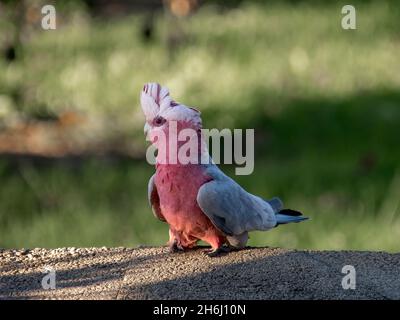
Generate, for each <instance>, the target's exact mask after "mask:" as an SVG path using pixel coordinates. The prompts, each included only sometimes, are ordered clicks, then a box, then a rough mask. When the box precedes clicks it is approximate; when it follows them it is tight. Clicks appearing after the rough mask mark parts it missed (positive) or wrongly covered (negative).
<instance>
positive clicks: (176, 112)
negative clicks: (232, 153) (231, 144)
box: [140, 83, 201, 144]
mask: <svg viewBox="0 0 400 320" xmlns="http://www.w3.org/2000/svg"><path fill="white" fill-rule="evenodd" d="M140 103H141V106H142V110H143V113H144V115H145V118H146V123H145V125H144V132H145V135H146V138H147V140H149V141H151V142H152V143H153V144H157V141H156V140H157V139H156V138H155V137H157V136H158V135H159V134H160V133H164V134H165V135H166V136H168V135H169V133H170V132H169V131H170V128H176V130H177V133H178V134H179V132H180V131H181V130H182V129H193V130H194V131H199V130H200V129H201V117H200V112H199V111H198V110H196V109H195V108H191V107H187V106H185V105H183V104H180V103H177V102H175V101H174V100H172V98H171V96H170V95H169V90H168V88H166V87H163V86H161V85H160V84H158V83H147V84H145V85H144V87H143V89H142V92H141V96H140ZM161 131H162V132H161Z"/></svg>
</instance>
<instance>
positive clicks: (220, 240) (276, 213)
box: [140, 82, 308, 257]
mask: <svg viewBox="0 0 400 320" xmlns="http://www.w3.org/2000/svg"><path fill="white" fill-rule="evenodd" d="M140 104H141V107H142V111H143V113H144V116H145V125H144V133H145V135H146V139H147V140H148V141H150V142H151V144H152V145H154V146H155V148H156V149H157V156H156V161H155V169H156V171H155V173H154V174H153V175H152V176H151V178H150V180H149V183H148V201H149V204H150V207H151V209H152V211H153V214H154V216H155V217H156V218H158V219H159V220H161V221H163V222H166V223H167V224H168V225H169V241H168V247H169V250H170V252H172V253H175V252H182V251H186V250H189V249H192V248H195V247H197V244H198V242H199V241H200V240H202V241H203V242H205V243H208V244H209V245H210V247H211V248H207V249H205V250H204V253H205V254H207V255H208V256H210V257H217V256H220V255H223V254H226V253H228V252H230V251H234V250H240V249H243V248H245V247H246V245H247V241H248V239H249V232H251V231H256V230H260V231H267V230H270V229H272V228H275V227H277V226H279V225H282V224H287V223H291V222H300V221H304V220H307V219H308V217H305V216H303V214H302V213H301V212H299V211H296V210H292V209H284V208H283V203H282V201H281V200H280V199H279V198H278V197H274V198H271V199H269V200H266V199H264V198H262V197H259V196H256V195H253V194H251V193H249V192H247V191H246V190H245V189H244V188H242V187H241V186H240V185H239V184H238V183H236V182H235V181H234V180H233V179H232V178H230V177H228V176H227V175H225V174H224V173H223V172H222V171H221V170H220V168H219V167H218V166H217V165H216V164H215V163H214V162H213V161H212V159H211V157H210V155H209V152H208V150H207V145H206V144H205V141H204V137H203V135H202V131H201V130H202V119H201V113H200V111H198V110H197V109H196V108H193V107H188V106H186V105H184V104H181V103H178V102H176V101H175V100H173V99H172V98H171V96H170V93H169V89H168V88H167V87H165V86H161V85H160V84H159V83H156V82H149V83H146V84H145V85H144V86H143V89H142V91H141V94H140ZM173 130H175V131H176V132H175V134H178V135H179V134H180V133H182V132H184V130H186V131H185V132H189V133H190V132H192V133H191V134H189V135H188V136H189V137H195V138H198V139H197V140H196V139H193V141H195V143H196V146H195V148H193V149H191V150H192V151H193V150H195V151H197V152H193V156H192V158H190V157H189V160H193V161H182V159H180V158H179V149H180V148H182V147H183V145H184V143H186V142H187V139H186V140H184V141H180V140H179V141H178V142H177V143H176V145H175V146H174V145H173V143H172V142H171V141H172V140H170V137H172V136H173V133H174V132H173ZM163 136H164V137H165V139H162V137H163ZM186 155H187V153H186ZM204 159H208V160H209V161H201V160H204ZM173 160H174V161H173ZM194 160H200V161H194Z"/></svg>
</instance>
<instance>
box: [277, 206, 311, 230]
mask: <svg viewBox="0 0 400 320" xmlns="http://www.w3.org/2000/svg"><path fill="white" fill-rule="evenodd" d="M307 219H308V218H307V217H304V216H303V215H302V213H301V212H299V211H295V210H291V209H283V210H280V211H279V212H278V213H277V214H276V225H277V226H278V225H280V224H286V223H291V222H300V221H304V220H307Z"/></svg>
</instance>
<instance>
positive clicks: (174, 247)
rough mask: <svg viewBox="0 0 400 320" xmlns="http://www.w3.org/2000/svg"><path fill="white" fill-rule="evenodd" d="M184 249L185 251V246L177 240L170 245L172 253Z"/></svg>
mask: <svg viewBox="0 0 400 320" xmlns="http://www.w3.org/2000/svg"><path fill="white" fill-rule="evenodd" d="M183 251H184V249H183V247H182V246H181V245H180V244H178V242H177V241H176V240H175V241H174V242H173V243H172V244H171V245H170V246H169V252H171V253H179V252H183Z"/></svg>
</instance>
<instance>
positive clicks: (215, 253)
mask: <svg viewBox="0 0 400 320" xmlns="http://www.w3.org/2000/svg"><path fill="white" fill-rule="evenodd" d="M230 251H232V249H231V248H230V247H225V246H221V247H218V248H216V249H207V250H204V251H203V253H204V254H206V255H207V256H209V257H211V258H214V257H220V256H223V255H224V254H227V253H228V252H230Z"/></svg>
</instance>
